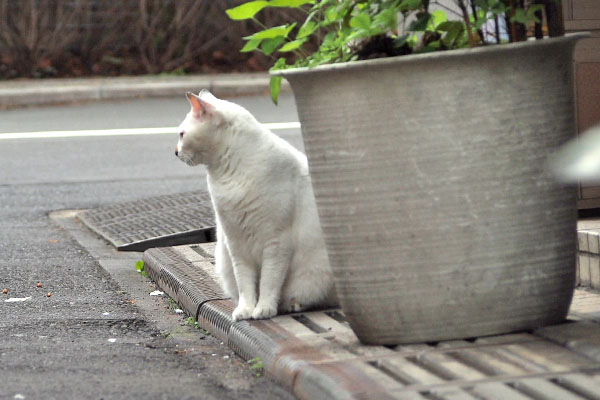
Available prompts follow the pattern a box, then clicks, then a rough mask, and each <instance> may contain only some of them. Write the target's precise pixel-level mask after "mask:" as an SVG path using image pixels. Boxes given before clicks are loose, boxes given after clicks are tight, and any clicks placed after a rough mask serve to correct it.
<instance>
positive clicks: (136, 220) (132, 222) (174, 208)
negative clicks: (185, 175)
mask: <svg viewBox="0 0 600 400" xmlns="http://www.w3.org/2000/svg"><path fill="white" fill-rule="evenodd" d="M79 219H80V220H81V221H82V222H83V223H84V224H85V225H87V226H88V227H89V228H90V229H91V230H92V231H94V232H96V233H97V234H99V235H100V236H102V237H104V238H105V239H106V240H108V241H109V242H110V243H111V244H112V245H114V246H115V247H116V248H117V249H118V250H121V251H144V250H146V249H149V248H151V247H166V246H176V245H181V244H189V243H205V242H214V241H215V240H216V237H215V229H214V226H215V217H214V213H213V208H212V203H211V200H210V195H209V194H208V193H207V192H205V191H197V192H188V193H180V194H172V195H165V196H158V197H151V198H147V199H142V200H139V201H132V202H127V203H121V204H114V205H111V206H108V207H101V208H96V209H92V210H87V211H84V212H82V213H81V214H79Z"/></svg>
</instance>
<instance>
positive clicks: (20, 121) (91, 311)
mask: <svg viewBox="0 0 600 400" xmlns="http://www.w3.org/2000/svg"><path fill="white" fill-rule="evenodd" d="M236 101H238V102H240V103H241V104H243V105H245V106H247V107H248V108H249V109H251V111H253V112H254V113H255V115H256V116H257V118H258V119H259V121H261V122H290V121H296V120H297V119H296V118H297V117H296V113H295V107H294V104H293V100H292V99H291V98H290V97H283V98H282V99H281V105H280V107H279V108H274V106H272V105H271V104H270V101H269V99H268V98H262V97H255V98H238V99H236ZM187 111H188V104H187V101H186V100H185V98H184V97H183V96H182V97H181V98H177V99H152V100H132V101H119V102H106V103H88V104H81V105H71V106H56V107H47V108H28V109H17V110H8V111H0V290H2V289H4V288H6V289H8V294H0V296H1V297H0V337H1V338H2V340H0V399H23V398H24V399H40V398H43V399H55V398H60V399H69V398H76V399H121V398H123V399H125V398H127V399H145V400H150V399H171V398H173V399H194V398H197V399H243V398H248V399H255V398H256V399H280V398H284V399H285V398H290V396H289V395H288V394H287V392H286V391H285V390H284V389H282V388H281V387H279V386H278V385H277V384H275V383H274V382H272V381H271V380H270V379H268V378H266V377H257V376H255V371H253V370H250V369H249V368H248V366H247V365H246V364H245V363H244V362H243V361H242V360H241V359H240V358H238V357H236V356H235V355H234V354H233V353H232V352H231V351H230V350H229V349H228V348H227V347H226V346H223V345H222V344H221V343H219V342H218V341H217V340H215V339H214V338H213V337H211V336H206V335H204V334H202V332H201V331H199V330H196V329H194V328H193V327H190V326H188V325H187V324H186V323H185V319H184V317H182V316H180V315H177V314H175V313H174V312H173V311H172V310H171V309H170V308H169V306H168V303H167V301H166V299H164V298H159V297H150V296H149V293H150V292H151V291H152V290H154V289H155V288H154V287H153V286H152V284H151V283H150V282H149V281H148V280H146V279H145V278H143V277H141V276H140V275H139V274H137V272H135V267H134V264H135V260H136V259H140V258H141V255H140V254H135V253H134V254H131V253H129V254H123V253H118V252H116V251H114V250H113V249H112V248H111V247H110V246H108V245H106V244H105V243H104V242H103V241H101V240H99V239H98V238H97V237H96V236H95V235H93V234H91V233H90V232H89V231H86V230H85V228H83V227H82V226H81V224H78V223H77V221H76V220H75V219H74V218H73V214H72V213H70V212H68V211H66V212H58V213H57V210H76V209H86V208H92V207H97V206H101V205H106V204H112V203H115V202H122V201H129V200H135V199H140V198H143V197H147V196H155V195H162V194H171V193H177V192H184V191H190V190H198V189H200V188H203V187H205V181H204V176H203V175H204V170H203V168H202V167H197V168H190V167H188V166H187V165H185V164H183V163H181V162H180V161H179V160H177V159H176V157H175V156H174V155H173V150H174V147H175V144H176V141H177V132H176V131H174V132H173V134H171V135H140V136H107V137H76V138H60V139H10V140H2V139H1V136H2V134H3V133H15V132H34V131H50V130H75V129H77V130H82V129H83V130H86V129H115V128H150V127H168V126H177V125H178V124H179V121H180V120H181V119H183V117H184V115H185V113H187ZM277 133H278V134H281V135H282V136H283V137H285V138H286V139H288V140H290V141H291V142H292V143H293V144H295V145H297V146H301V145H300V136H299V131H298V130H297V129H296V130H286V131H281V132H277ZM51 215H52V218H51V217H50V216H51ZM38 283H42V287H41V288H38V287H37V284H38ZM48 294H50V297H48ZM27 297H30V299H28V300H26V301H23V302H6V301H5V300H7V299H9V298H27Z"/></svg>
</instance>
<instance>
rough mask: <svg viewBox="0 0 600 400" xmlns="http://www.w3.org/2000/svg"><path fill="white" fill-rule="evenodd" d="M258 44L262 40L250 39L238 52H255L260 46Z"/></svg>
mask: <svg viewBox="0 0 600 400" xmlns="http://www.w3.org/2000/svg"><path fill="white" fill-rule="evenodd" d="M260 42H262V39H250V40H249V41H248V42H247V43H246V44H245V45H244V47H242V49H241V50H240V52H242V53H248V52H250V51H253V50H256V49H257V48H258V46H259V45H260Z"/></svg>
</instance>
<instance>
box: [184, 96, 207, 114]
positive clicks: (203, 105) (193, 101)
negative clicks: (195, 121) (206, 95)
mask: <svg viewBox="0 0 600 400" xmlns="http://www.w3.org/2000/svg"><path fill="white" fill-rule="evenodd" d="M185 95H186V96H187V99H188V101H189V102H190V105H191V106H192V111H193V112H194V116H195V117H196V118H203V117H207V116H209V115H212V114H213V111H214V106H213V105H212V104H210V103H208V102H207V101H205V100H202V98H200V97H199V96H196V95H195V94H194V93H191V92H187V93H186V94H185Z"/></svg>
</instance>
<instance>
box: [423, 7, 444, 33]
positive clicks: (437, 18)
mask: <svg viewBox="0 0 600 400" xmlns="http://www.w3.org/2000/svg"><path fill="white" fill-rule="evenodd" d="M447 20H448V17H447V16H446V13H445V12H444V11H442V10H435V11H433V12H432V13H431V16H430V17H429V21H428V22H427V27H426V28H425V29H426V30H428V31H431V32H433V31H435V30H437V27H438V25H440V24H441V23H444V22H446V21H447Z"/></svg>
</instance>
